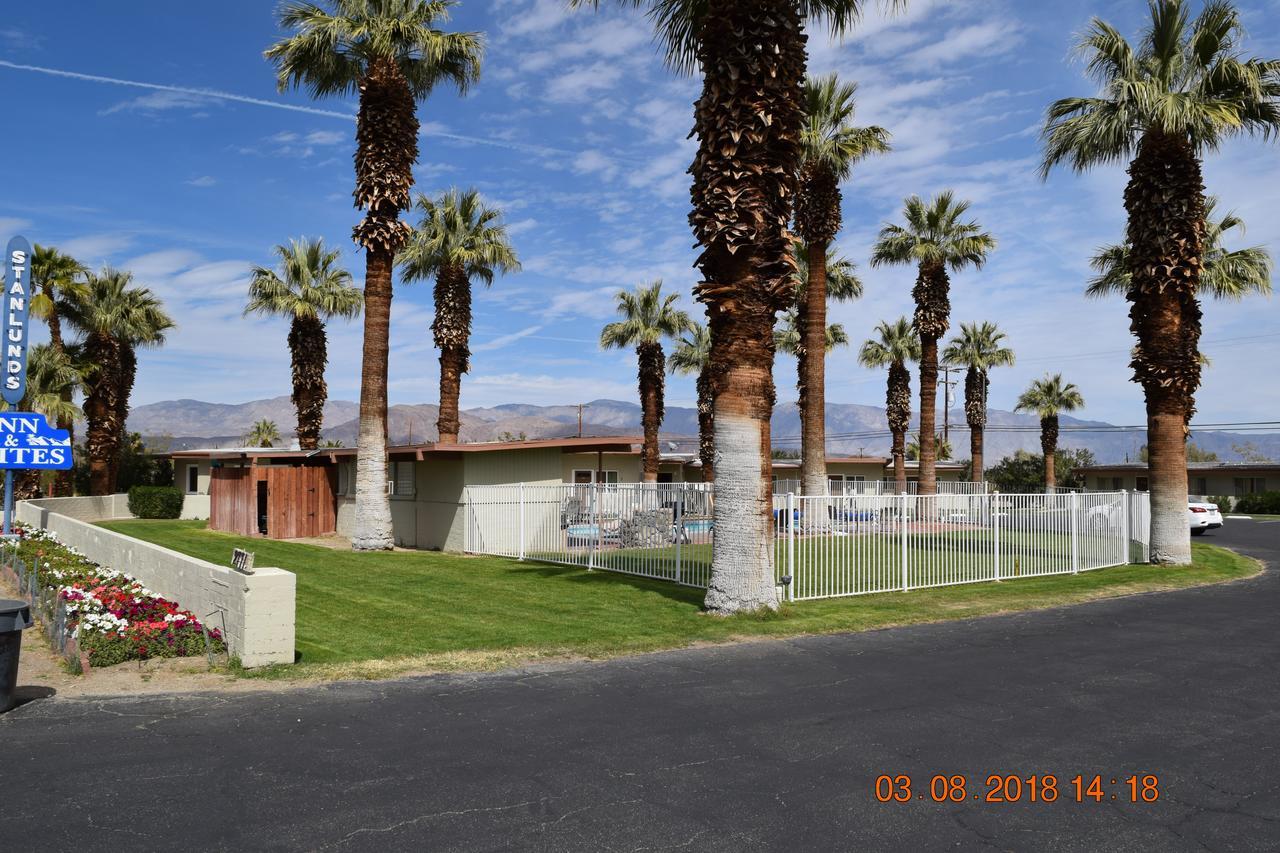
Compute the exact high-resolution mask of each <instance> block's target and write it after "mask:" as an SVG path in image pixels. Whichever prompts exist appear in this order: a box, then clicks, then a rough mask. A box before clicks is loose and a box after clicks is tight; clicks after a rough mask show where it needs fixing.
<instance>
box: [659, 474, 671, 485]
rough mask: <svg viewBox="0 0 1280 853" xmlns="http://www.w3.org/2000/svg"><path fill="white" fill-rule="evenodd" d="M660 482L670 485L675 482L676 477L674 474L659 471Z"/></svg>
mask: <svg viewBox="0 0 1280 853" xmlns="http://www.w3.org/2000/svg"><path fill="white" fill-rule="evenodd" d="M658 482H659V483H665V484H667V485H670V484H671V483H673V482H675V475H674V474H672V473H671V472H670V471H659V472H658Z"/></svg>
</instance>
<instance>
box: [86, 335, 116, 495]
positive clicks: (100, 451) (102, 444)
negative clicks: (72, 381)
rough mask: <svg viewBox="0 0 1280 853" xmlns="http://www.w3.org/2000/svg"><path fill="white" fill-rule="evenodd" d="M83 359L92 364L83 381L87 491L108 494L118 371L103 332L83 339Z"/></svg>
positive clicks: (112, 345)
mask: <svg viewBox="0 0 1280 853" xmlns="http://www.w3.org/2000/svg"><path fill="white" fill-rule="evenodd" d="M85 350H86V356H87V360H88V361H89V363H90V364H92V365H94V368H93V372H92V373H91V374H90V376H89V378H88V382H87V383H86V385H87V387H86V391H85V398H84V416H85V420H86V421H87V429H86V435H85V452H86V454H87V455H88V456H89V494H91V495H109V494H111V455H112V446H113V438H114V433H113V430H112V417H113V415H114V413H115V410H116V405H115V383H116V381H117V377H116V373H117V371H118V361H119V359H118V355H117V352H116V344H115V342H114V341H112V340H110V339H109V338H107V337H106V336H104V335H97V334H94V335H90V336H89V338H88V340H86V342H85Z"/></svg>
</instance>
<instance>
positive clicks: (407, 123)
mask: <svg viewBox="0 0 1280 853" xmlns="http://www.w3.org/2000/svg"><path fill="white" fill-rule="evenodd" d="M454 5H455V4H454V2H452V0H327V2H326V3H325V4H324V5H323V6H320V5H316V4H314V3H306V2H297V0H293V1H292V2H287V3H286V4H285V5H284V6H283V7H282V9H281V11H280V13H279V23H280V26H281V28H283V29H285V30H289V31H292V33H293V34H292V35H290V36H288V37H287V38H285V39H283V40H282V41H279V42H277V43H276V44H275V45H273V46H272V47H271V48H270V49H269V50H267V52H266V57H267V59H269V60H270V61H271V62H273V63H274V64H275V67H276V71H277V79H278V83H279V86H280V89H281V91H283V90H285V89H287V88H289V87H291V86H293V87H305V88H307V89H308V90H309V91H310V93H311V95H312V97H315V98H322V97H329V96H335V95H337V96H344V95H345V96H350V95H359V98H360V108H359V112H358V113H357V115H356V156H355V166H356V190H355V202H356V207H358V208H361V209H363V210H364V211H365V216H364V219H363V220H361V222H360V224H359V225H357V226H356V228H355V231H354V234H353V236H354V237H355V240H356V242H357V243H359V244H360V245H361V246H362V247H363V248H364V250H365V281H364V351H363V353H362V357H361V362H360V432H359V438H358V440H357V448H358V451H357V453H358V455H357V457H356V510H355V521H354V529H353V531H352V535H351V547H352V548H355V549H356V550H386V549H390V548H392V547H393V546H394V544H395V542H394V538H393V536H392V530H391V501H390V498H389V497H388V496H387V489H386V483H387V351H388V337H389V335H390V327H391V290H392V281H391V279H392V271H393V268H394V266H395V257H396V253H397V252H399V251H400V249H401V248H403V247H404V245H405V243H406V242H407V241H408V239H409V234H410V228H409V226H408V225H406V224H405V223H403V222H401V221H400V219H399V217H400V211H402V210H406V209H407V208H408V207H409V202H410V190H411V189H412V187H413V164H414V162H415V161H416V160H417V159H418V127H419V125H418V117H417V114H416V106H415V105H416V102H417V101H419V100H423V99H425V98H426V97H427V96H428V95H429V94H431V91H432V90H433V89H434V88H435V87H436V85H437V84H439V83H441V82H446V81H447V82H451V83H453V84H454V85H455V86H457V88H458V89H459V90H460V91H465V90H466V89H467V87H468V86H470V84H472V83H474V82H475V81H476V80H477V79H479V76H480V57H481V54H482V53H483V40H482V38H481V37H480V35H479V34H477V33H465V32H457V33H450V32H444V31H443V30H440V29H437V28H436V26H437V24H439V23H440V22H442V21H445V20H447V19H448V14H449V9H450V8H451V7H452V6H454Z"/></svg>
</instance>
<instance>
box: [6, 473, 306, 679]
mask: <svg viewBox="0 0 1280 853" xmlns="http://www.w3.org/2000/svg"><path fill="white" fill-rule="evenodd" d="M124 500H125V496H124V495H113V496H112V497H111V505H110V506H108V505H106V503H105V501H106V499H103V498H44V499H40V500H33V501H21V502H19V503H18V507H17V516H18V520H19V521H21V522H23V523H24V524H30V525H32V526H34V527H41V528H44V529H45V530H48V531H50V532H52V533H53V534H54V535H55V536H57V537H58V540H59V541H61V542H63V543H65V544H66V545H69V546H71V547H72V548H75V549H77V550H78V551H80V552H82V553H83V554H85V555H86V556H87V557H89V559H91V560H94V561H95V562H97V563H101V564H102V565H104V566H108V567H110V568H113V569H117V570H119V571H122V572H126V573H128V574H130V575H132V576H133V577H135V578H137V579H138V580H139V581H141V582H142V583H143V584H145V585H146V586H147V587H148V588H150V589H152V590H154V591H155V592H156V593H157V594H159V595H162V596H164V597H165V598H167V599H169V600H170V601H175V602H177V603H178V605H179V606H180V607H182V608H183V609H185V610H190V611H191V612H192V613H194V614H195V615H196V616H197V617H198V618H199V619H200V621H202V622H204V623H205V624H207V625H209V626H210V627H213V628H220V629H221V630H222V632H223V636H224V637H225V638H226V641H227V647H228V648H229V649H230V651H231V654H233V655H238V656H239V658H240V660H241V662H242V663H243V664H244V665H245V666H247V667H255V666H265V665H267V664H273V663H293V659H294V616H295V612H294V611H295V594H296V581H297V578H296V577H295V576H294V574H293V572H287V571H285V570H284V569H277V568H258V569H255V570H254V573H253V574H252V575H246V574H242V573H240V572H237V571H235V570H234V569H232V568H231V567H230V566H220V565H217V564H215V563H210V562H207V561H205V560H200V559H197V558H195V557H188V556H187V555H186V554H180V553H178V552H177V551H171V550H169V549H168V548H162V547H160V546H159V545H152V544H151V543H149V542H143V541H141V540H139V539H134V538H132V537H129V536H125V535H123V534H120V533H115V532H113V531H110V530H106V529H105V528H102V527H96V526H94V525H93V524H90V523H88V521H89V520H90V517H91V516H93V515H94V513H95V512H96V511H99V510H103V511H112V512H114V511H115V508H116V507H117V506H119V505H120V504H121V503H122V502H123V501H124ZM122 517H128V516H121V515H118V514H117V515H110V516H101V515H100V516H99V517H98V518H96V519H92V520H99V521H100V520H104V519H105V518H122ZM230 559H231V549H230V548H229V547H228V549H227V560H228V562H230Z"/></svg>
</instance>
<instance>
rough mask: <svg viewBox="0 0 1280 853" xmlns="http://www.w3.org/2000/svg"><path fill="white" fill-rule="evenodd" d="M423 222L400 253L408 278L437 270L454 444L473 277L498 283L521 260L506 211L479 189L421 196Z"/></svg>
mask: <svg viewBox="0 0 1280 853" xmlns="http://www.w3.org/2000/svg"><path fill="white" fill-rule="evenodd" d="M418 209H419V210H420V211H422V222H421V223H420V224H419V225H418V227H417V229H415V230H414V232H413V236H412V237H410V239H409V244H408V245H407V246H405V248H404V250H403V251H402V252H401V253H400V257H399V263H400V264H401V268H402V269H403V275H404V280H405V281H420V280H422V279H426V278H430V277H431V276H435V279H436V286H435V306H436V316H435V320H433V321H432V323H431V334H432V335H433V336H434V337H435V342H436V346H437V347H438V348H439V349H440V418H439V420H437V421H436V428H437V431H438V432H439V434H440V441H442V442H444V443H446V444H454V443H456V442H457V441H458V431H459V429H460V427H461V421H460V416H459V414H458V397H459V395H460V393H461V390H462V374H464V373H466V372H467V371H468V370H470V369H471V349H470V347H469V343H470V340H471V282H472V281H473V280H476V279H479V280H480V281H481V282H483V284H484V286H485V287H488V286H489V285H491V284H493V276H494V273H507V272H514V271H516V270H519V269H520V261H519V259H518V258H517V257H516V252H515V249H513V248H512V247H511V241H510V240H509V238H508V237H507V226H506V225H504V224H503V222H502V212H501V211H499V210H495V209H494V208H491V207H487V206H486V205H485V203H484V202H483V201H482V200H481V198H480V193H479V192H477V191H476V190H474V189H469V190H466V191H465V192H464V191H460V190H458V189H457V188H456V187H455V188H454V189H451V190H449V191H448V192H446V193H444V194H442V195H441V196H440V197H439V198H436V199H431V198H427V197H426V196H425V195H423V196H419V197H418Z"/></svg>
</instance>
